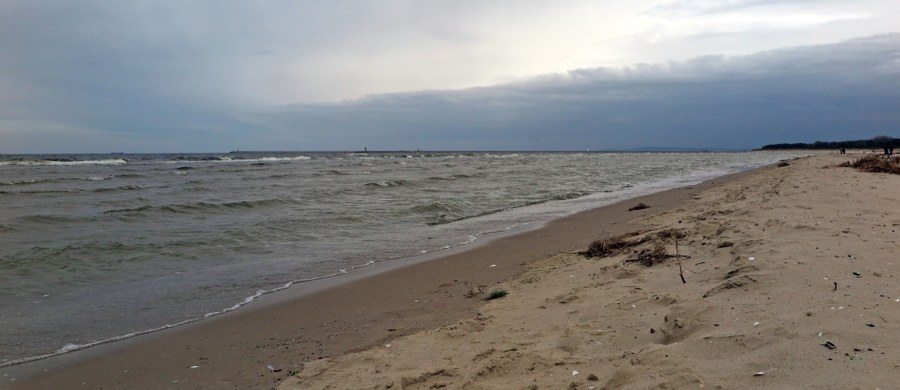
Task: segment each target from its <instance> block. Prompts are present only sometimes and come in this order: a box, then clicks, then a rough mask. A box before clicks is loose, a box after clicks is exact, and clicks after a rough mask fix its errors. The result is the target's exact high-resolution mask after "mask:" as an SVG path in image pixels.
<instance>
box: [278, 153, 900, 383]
mask: <svg viewBox="0 0 900 390" xmlns="http://www.w3.org/2000/svg"><path fill="white" fill-rule="evenodd" d="M852 157H854V156H853V155H849V156H840V155H825V156H816V157H811V158H804V159H799V160H794V161H791V162H790V165H789V166H784V167H777V166H771V167H766V168H763V169H760V170H756V171H753V172H751V173H749V174H745V175H741V177H739V178H736V179H733V180H726V181H724V182H723V183H722V184H718V185H714V186H709V187H706V188H701V189H699V191H698V192H697V193H696V194H694V196H693V198H692V199H689V200H687V201H685V202H684V203H683V204H681V206H680V207H678V208H676V209H669V210H666V211H663V212H659V209H656V210H655V211H652V212H645V211H647V210H644V211H642V215H643V216H642V217H639V218H638V219H637V220H636V221H634V226H636V225H642V226H643V229H637V228H634V230H641V231H644V233H642V235H639V236H635V237H632V238H631V239H632V240H634V239H637V238H640V237H643V236H647V235H652V234H654V233H655V232H656V231H659V230H662V229H669V228H677V229H679V230H681V231H683V232H684V233H686V234H687V236H686V237H684V238H682V239H681V240H680V241H679V243H680V246H679V253H680V254H683V255H686V256H688V257H686V258H684V259H683V264H684V267H685V277H686V279H687V283H686V284H683V283H682V282H681V280H680V279H679V276H678V266H677V265H676V263H675V261H674V260H671V259H670V260H668V261H666V262H664V263H662V264H659V265H656V266H654V267H651V268H645V267H642V266H640V265H638V264H634V263H627V262H626V260H628V259H631V258H634V257H635V256H636V252H632V253H627V254H622V255H618V256H614V257H607V258H602V259H586V258H584V257H582V256H579V255H577V254H572V253H562V254H557V255H554V256H550V257H547V258H544V259H542V260H539V261H535V262H531V263H529V264H528V265H527V268H528V270H527V271H526V272H525V274H523V275H520V276H519V277H517V278H514V279H512V280H509V281H506V282H504V283H502V284H501V287H503V288H505V289H506V290H507V291H508V292H509V295H508V296H507V297H505V298H502V299H497V300H494V301H491V302H490V303H487V304H486V305H485V306H483V307H481V308H480V310H479V312H478V314H476V315H473V316H471V317H469V318H467V319H464V320H462V321H458V322H456V323H453V324H450V325H445V326H442V327H440V328H436V329H432V330H426V331H422V332H418V333H415V334H411V335H407V336H404V337H400V338H396V339H393V340H390V341H385V342H384V343H382V344H380V345H377V346H375V347H373V348H370V349H367V350H364V351H360V352H355V353H349V354H345V355H342V356H338V357H334V358H325V359H320V360H316V361H312V362H308V363H306V364H304V365H303V367H302V368H300V369H299V373H297V374H296V376H294V377H292V378H289V379H288V380H286V381H285V382H283V383H282V384H281V385H280V387H279V389H282V390H287V389H326V388H327V389H436V388H447V389H495V388H517V389H522V388H533V389H534V388H536V389H562V388H572V389H576V388H577V389H591V388H595V389H601V388H609V389H612V388H637V389H643V388H678V389H680V388H723V389H733V388H778V389H793V388H817V389H818V388H833V389H877V388H880V389H893V388H900V280H898V277H900V257H898V256H897V253H898V251H900V245H898V242H897V240H898V236H900V233H898V230H900V208H898V205H900V175H887V174H872V173H862V172H857V171H855V170H853V169H850V168H834V167H833V166H834V165H836V164H838V163H840V162H843V161H847V160H849V159H851V158H852ZM632 202H634V201H632ZM645 203H648V204H650V205H651V208H650V209H648V210H654V207H652V206H655V205H654V204H653V202H647V201H645ZM597 223H602V222H601V221H597ZM668 244H669V245H668V246H667V250H668V252H669V253H674V245H672V242H671V241H669V242H668ZM647 245H649V244H645V245H644V247H647ZM636 250H640V248H636Z"/></svg>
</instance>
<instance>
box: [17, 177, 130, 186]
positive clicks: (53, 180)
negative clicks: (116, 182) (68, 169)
mask: <svg viewBox="0 0 900 390" xmlns="http://www.w3.org/2000/svg"><path fill="white" fill-rule="evenodd" d="M112 178H113V176H88V177H49V178H39V179H24V180H14V181H5V182H4V181H0V186H18V185H30V184H41V183H59V182H64V181H103V180H109V179H112Z"/></svg>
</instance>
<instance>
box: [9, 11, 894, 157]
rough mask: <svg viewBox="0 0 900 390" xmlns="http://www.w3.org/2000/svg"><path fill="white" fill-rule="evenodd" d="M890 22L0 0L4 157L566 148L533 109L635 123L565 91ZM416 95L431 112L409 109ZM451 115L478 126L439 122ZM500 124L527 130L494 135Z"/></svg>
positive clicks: (890, 15) (723, 63)
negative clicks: (352, 142)
mask: <svg viewBox="0 0 900 390" xmlns="http://www.w3.org/2000/svg"><path fill="white" fill-rule="evenodd" d="M647 10H654V11H647ZM685 10H689V11H690V12H687V11H685ZM897 17H900V5H897V3H896V2H895V1H892V0H859V1H855V2H839V1H801V0H795V1H788V2H778V3H775V2H771V1H764V0H745V1H726V2H712V1H706V2H700V1H686V0H682V1H676V2H671V1H666V2H662V1H644V2H635V1H631V0H610V1H603V2H597V1H593V0H574V1H571V2H565V3H561V2H557V1H551V0H527V1H521V2H516V4H515V6H511V5H510V3H509V2H505V1H498V0H488V1H483V0H477V1H476V0H462V1H460V0H455V1H450V0H441V1H431V2H418V1H405V0H391V1H375V0H353V1H350V0H337V1H329V2H319V3H315V2H313V3H310V2H296V1H289V0H264V1H258V2H237V1H218V0H199V1H190V2H177V1H154V2H120V1H109V0H85V1H79V2H77V3H73V2H70V1H61V0H47V1H22V0H6V1H3V0H0V90H2V91H3V93H2V94H0V138H3V140H2V142H0V152H4V153H13V152H28V151H31V152H39V151H93V150H92V149H90V145H91V144H92V143H90V142H85V143H83V144H79V147H78V148H77V149H76V148H73V147H72V146H73V145H75V143H70V142H63V141H60V140H62V139H64V138H65V137H64V136H63V135H64V134H63V133H65V134H68V137H69V138H73V139H96V142H94V143H93V144H94V145H97V147H98V148H100V147H101V145H102V147H103V150H98V151H105V150H106V149H109V148H113V149H117V150H124V151H132V150H134V151H150V150H153V149H150V148H153V147H155V146H154V145H156V146H159V147H165V148H170V147H172V148H177V149H178V150H185V151H189V150H198V151H199V150H223V149H224V150H228V149H232V148H237V147H240V148H242V149H245V148H250V147H254V148H273V147H279V148H281V147H286V146H287V145H291V147H303V148H326V147H327V148H339V147H341V145H343V144H342V143H341V142H339V141H337V140H335V139H334V138H333V137H332V135H333V134H335V133H336V132H335V130H334V129H332V128H331V127H329V126H332V125H335V126H338V127H339V128H340V129H347V130H346V131H344V130H341V131H344V132H345V133H346V134H349V135H350V136H356V135H366V136H369V137H370V138H371V140H369V141H366V142H368V143H371V144H372V145H374V144H375V143H379V142H380V143H383V144H384V145H386V146H390V145H400V144H403V145H412V146H415V145H421V146H422V147H440V144H439V142H446V143H447V144H446V145H447V146H446V147H448V148H449V147H458V148H474V147H481V146H483V145H492V147H501V148H502V147H504V146H503V145H507V143H508V145H509V146H508V147H509V148H532V147H533V145H542V144H547V145H550V143H549V142H550V141H548V140H549V139H553V140H554V141H553V143H552V145H553V147H559V148H563V147H566V148H570V147H572V146H567V145H579V144H581V143H582V141H581V140H577V139H575V138H572V137H575V135H576V134H572V135H569V136H567V137H569V138H568V141H566V140H563V138H561V137H556V136H554V135H553V134H552V133H543V134H541V133H540V132H539V131H538V130H537V129H539V127H538V126H537V125H535V124H534V123H559V122H558V120H559V119H558V118H555V117H553V116H550V117H546V118H541V117H538V115H539V114H542V113H548V114H552V115H556V114H553V113H554V112H558V113H560V114H559V115H562V113H570V114H571V116H572V118H571V119H570V120H571V121H573V125H572V126H580V125H579V124H578V123H577V121H578V120H581V119H582V118H588V119H585V120H590V121H594V122H597V123H601V124H602V123H606V121H611V122H610V123H619V124H620V125H621V124H623V123H630V122H633V121H634V120H633V119H630V118H632V117H633V116H634V115H631V116H630V115H618V116H614V115H609V116H604V117H603V118H593V117H592V114H589V113H580V111H578V110H579V107H581V106H576V104H582V103H581V102H583V101H584V100H585V99H587V100H588V101H591V102H594V101H600V100H602V101H605V102H607V105H609V106H614V105H615V104H624V103H622V102H629V101H633V100H635V99H644V100H645V101H649V99H650V98H649V97H648V96H653V95H654V94H661V93H664V92H666V91H665V90H664V89H662V88H661V87H657V88H656V89H652V88H650V85H644V86H643V87H641V88H638V87H637V86H636V85H638V84H640V83H638V81H637V80H644V79H641V77H646V80H655V79H664V80H666V82H673V80H680V79H682V78H685V77H693V76H689V74H690V73H691V72H694V73H702V72H714V71H718V70H717V68H722V69H723V70H722V71H723V72H738V70H736V69H737V68H734V67H739V66H745V67H753V66H764V64H763V63H762V62H760V63H759V64H756V63H749V62H746V61H745V62H744V63H745V65H741V64H735V63H734V61H735V58H740V57H736V56H741V55H745V54H748V53H753V52H759V51H765V50H770V49H773V48H777V47H782V46H806V45H818V44H823V43H829V42H838V41H842V40H845V39H847V38H848V37H855V36H867V35H872V34H875V33H882V32H885V31H895V30H896V27H895V25H896V23H895V21H896V20H897ZM711 53H713V54H718V55H722V57H704V58H702V59H699V60H690V59H691V58H697V57H698V56H702V55H706V54H711ZM716 58H719V60H716ZM717 61H718V62H717ZM760 61H761V60H760ZM635 63H646V64H663V65H638V66H627V65H628V64H635ZM798 64H802V62H799V63H798ZM825 65H826V66H827V64H825ZM623 66H625V67H624V68H622V67H623ZM779 66H791V64H786V63H785V64H779ZM797 66H798V67H799V66H800V65H797ZM571 69H582V70H577V71H571V72H568V73H566V71H569V70H571ZM740 72H744V73H752V72H754V70H752V69H750V70H740ZM740 72H738V73H740ZM801 73H802V72H801ZM539 74H546V75H547V76H541V77H537V78H533V76H534V75H539ZM629 77H630V78H629ZM723 77H724V76H723ZM516 80H518V81H516ZM522 80H525V81H522ZM646 80H644V81H642V82H648V81H646ZM511 82H512V83H511ZM541 83H546V88H548V89H547V90H546V91H544V90H543V89H541V88H544V86H542V85H544V84H541ZM628 83H632V84H634V85H631V84H628ZM626 84H628V85H626ZM491 85H498V86H497V87H490V86H491ZM476 86H482V88H475V89H472V88H471V87H476ZM565 86H569V87H572V88H574V89H571V90H569V89H566V88H564V87H565ZM597 88H606V89H607V90H604V92H602V93H601V92H598V91H597ZM579 89H584V90H590V91H592V93H591V94H587V93H586V92H585V93H583V94H575V93H574V92H573V91H576V90H579ZM416 90H424V91H426V92H419V93H411V94H404V93H403V92H404V91H416ZM429 90H433V91H431V92H427V91H429ZM440 90H447V91H445V92H441V91H440ZM393 92H397V93H400V95H385V94H386V93H393ZM541 93H547V94H548V95H547V96H546V97H542V96H540V94H541ZM373 94H381V95H373ZM401 95H403V96H409V100H410V101H404V100H403V99H401V98H399V97H398V96H401ZM588 95H589V96H588ZM361 96H369V97H366V98H362V99H358V100H354V99H357V98H359V97H361ZM385 96H391V97H385ZM394 99H399V101H397V102H394V101H392V100H394ZM342 101H344V102H346V103H321V102H342ZM541 102H546V104H547V106H548V108H546V109H540V108H541V107H539V106H540V104H541ZM565 102H568V103H565ZM296 103H300V104H301V105H297V104H296ZM528 104H531V106H529V105H528ZM567 104H568V105H567ZM584 104H586V103H584ZM591 104H593V103H591ZM301 107H302V108H301ZM523 107H524V108H523ZM604 107H605V106H604ZM426 108H427V109H430V110H432V111H431V112H433V114H434V115H436V117H438V118H441V121H439V122H438V124H437V125H435V124H422V123H421V120H422V118H418V119H416V118H417V117H416V116H417V115H421V114H420V113H422V112H425V111H422V110H425V109H426ZM378 110H385V111H383V112H379V111H378ZM554 110H555V111H554ZM596 110H598V111H603V109H601V108H597V109H596ZM576 114H577V115H576ZM337 115H343V116H345V118H336V117H335V116H337ZM529 115H530V116H531V117H533V119H532V121H531V122H529V123H526V124H523V123H522V120H521V118H523V117H528V116H529ZM458 116H462V117H463V119H465V121H469V122H472V123H473V126H474V127H473V128H472V129H467V128H460V129H455V128H454V130H453V131H454V133H448V134H438V133H436V132H438V131H439V130H440V129H443V128H450V127H452V126H449V127H448V126H447V125H446V124H444V122H450V123H453V122H456V121H459V119H458ZM479 116H480V117H479ZM636 116H637V117H642V115H636ZM364 118H370V119H364ZM609 118H614V120H613V119H609ZM505 125H510V126H520V127H521V129H523V130H522V131H527V132H530V133H528V135H527V137H522V138H515V137H509V136H505V135H504V136H497V137H494V138H491V137H493V136H492V134H495V133H496V134H510V133H511V132H513V131H515V130H514V129H512V128H504V127H503V126H505ZM352 128H355V129H358V132H359V133H354V132H353V131H351V129H352ZM413 128H414V129H413ZM48 129H68V130H66V131H65V132H62V133H60V132H58V131H55V132H49V130H48ZM485 129H493V130H491V131H490V132H487V131H485ZM548 131H549V130H548ZM553 131H555V130H553ZM13 132H15V134H17V136H16V137H11V136H10V135H9V134H12V133H13ZM50 134H52V136H50ZM98 134H107V135H115V136H106V137H101V136H99V135H98ZM297 134H300V135H301V137H302V142H299V141H298V138H297ZM523 134H524V133H523ZM477 136H483V137H486V138H483V139H476V138H477ZM29 137H30V138H29ZM79 137H81V138H79ZM12 139H15V140H16V142H12V141H11V140H12ZM112 139H116V140H118V141H117V142H118V143H116V144H114V145H109V147H107V146H106V145H107V144H109V141H110V140H112ZM128 140H132V141H133V142H131V143H129V141H128ZM101 141H102V142H101ZM360 142H362V140H361V139H360ZM504 142H505V143H504ZM621 144H625V143H624V141H623V142H621ZM426 145H430V146H426ZM454 145H456V146H454ZM114 146H118V147H114Z"/></svg>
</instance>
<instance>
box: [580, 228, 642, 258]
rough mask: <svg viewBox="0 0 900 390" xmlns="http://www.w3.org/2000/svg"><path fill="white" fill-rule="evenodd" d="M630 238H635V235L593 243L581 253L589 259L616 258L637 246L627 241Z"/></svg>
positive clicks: (603, 239) (625, 235)
mask: <svg viewBox="0 0 900 390" xmlns="http://www.w3.org/2000/svg"><path fill="white" fill-rule="evenodd" d="M630 236H633V234H623V235H621V236H613V237H608V238H602V239H599V240H597V241H594V242H592V243H591V245H590V246H588V248H587V250H586V251H583V252H581V254H582V255H584V256H585V257H588V258H590V257H608V256H615V255H617V254H619V253H621V252H622V250H624V249H626V248H629V247H632V246H635V245H637V244H635V243H633V242H630V241H628V240H626V238H628V237H630Z"/></svg>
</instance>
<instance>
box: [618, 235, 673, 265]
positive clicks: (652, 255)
mask: <svg viewBox="0 0 900 390" xmlns="http://www.w3.org/2000/svg"><path fill="white" fill-rule="evenodd" d="M670 257H672V256H670V255H669V253H668V252H666V245H665V244H664V243H663V241H659V240H656V241H653V246H651V247H650V248H649V249H645V250H642V251H641V252H640V253H638V255H637V258H636V259H633V260H629V262H635V263H638V264H640V265H643V266H645V267H652V266H654V265H657V264H659V263H662V262H663V261H666V259H668V258H670Z"/></svg>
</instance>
